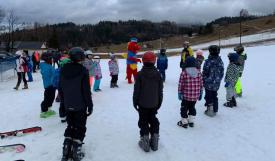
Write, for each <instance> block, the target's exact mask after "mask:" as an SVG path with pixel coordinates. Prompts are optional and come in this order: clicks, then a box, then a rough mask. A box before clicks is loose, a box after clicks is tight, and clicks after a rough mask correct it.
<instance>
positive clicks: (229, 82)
mask: <svg viewBox="0 0 275 161" xmlns="http://www.w3.org/2000/svg"><path fill="white" fill-rule="evenodd" d="M228 58H229V61H230V63H229V64H228V67H227V70H226V75H225V79H224V81H225V88H226V100H227V102H226V103H224V106H226V107H231V108H232V107H234V106H237V102H236V98H235V94H236V93H235V88H234V87H235V85H236V83H237V80H238V78H239V75H240V72H242V68H241V66H240V65H239V63H238V59H239V55H238V54H237V53H229V54H228Z"/></svg>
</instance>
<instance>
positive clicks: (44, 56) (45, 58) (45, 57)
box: [41, 51, 53, 62]
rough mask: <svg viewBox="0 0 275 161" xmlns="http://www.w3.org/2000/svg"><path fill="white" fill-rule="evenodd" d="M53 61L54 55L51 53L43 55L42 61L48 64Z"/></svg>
mask: <svg viewBox="0 0 275 161" xmlns="http://www.w3.org/2000/svg"><path fill="white" fill-rule="evenodd" d="M52 59H53V53H52V52H51V51H47V52H44V53H42V55H41V60H44V61H45V62H48V61H50V60H52Z"/></svg>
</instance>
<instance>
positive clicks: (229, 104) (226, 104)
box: [223, 100, 233, 108]
mask: <svg viewBox="0 0 275 161" xmlns="http://www.w3.org/2000/svg"><path fill="white" fill-rule="evenodd" d="M223 105H224V106H225V107H230V108H233V102H232V100H228V101H227V102H225V103H224V104H223Z"/></svg>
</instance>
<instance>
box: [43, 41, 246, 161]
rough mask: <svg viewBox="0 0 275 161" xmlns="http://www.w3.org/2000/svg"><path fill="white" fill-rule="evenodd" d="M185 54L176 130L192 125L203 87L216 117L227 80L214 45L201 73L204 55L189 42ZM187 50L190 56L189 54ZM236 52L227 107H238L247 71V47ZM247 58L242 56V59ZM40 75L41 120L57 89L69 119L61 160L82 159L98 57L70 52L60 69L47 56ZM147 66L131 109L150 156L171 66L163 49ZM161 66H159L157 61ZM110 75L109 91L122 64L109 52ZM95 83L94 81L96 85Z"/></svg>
mask: <svg viewBox="0 0 275 161" xmlns="http://www.w3.org/2000/svg"><path fill="white" fill-rule="evenodd" d="M185 47H186V49H184V52H185V55H184V56H182V57H181V65H180V66H181V68H182V72H181V75H180V80H179V84H178V98H179V100H181V101H182V102H181V109H180V111H181V112H180V114H181V120H180V121H179V122H178V123H177V125H178V126H180V127H183V128H187V127H188V126H190V127H194V118H195V116H196V109H195V105H196V102H197V101H198V100H201V98H202V94H203V88H204V89H205V97H204V98H205V101H206V103H205V106H206V107H207V109H206V111H205V114H206V115H207V116H210V117H213V116H215V115H216V113H217V112H218V97H217V95H218V94H217V91H218V90H219V87H220V83H221V81H222V78H223V76H224V64H223V61H222V59H221V57H220V56H219V54H220V48H219V47H218V46H216V45H211V46H210V47H209V57H208V59H206V60H205V63H204V65H203V71H202V72H201V65H202V63H203V61H204V57H203V51H202V50H198V51H196V58H194V57H193V52H192V54H190V53H191V51H192V49H191V48H190V46H189V44H188V43H186V44H185ZM187 51H188V52H187ZM235 51H236V52H237V53H230V54H229V55H228V58H229V60H230V63H229V65H228V68H227V71H226V76H225V87H226V91H227V102H226V103H225V104H224V105H225V106H227V107H234V106H236V105H237V103H236V99H235V85H236V84H237V81H238V80H240V78H239V77H240V76H241V73H242V71H243V68H244V62H245V60H246V55H245V54H243V47H242V46H238V47H236V48H235ZM240 55H243V58H242V59H241V60H242V61H241V63H240V58H241V56H240ZM41 60H42V62H41V65H40V66H41V74H42V78H43V84H44V88H45V92H44V100H43V101H42V103H41V111H42V112H41V115H40V116H41V117H42V118H44V117H48V116H51V115H53V114H55V112H54V111H52V110H51V109H50V107H51V106H52V103H53V101H54V98H55V90H56V89H58V93H59V94H58V95H59V97H60V116H61V115H62V117H63V118H66V121H67V123H68V126H67V129H66V131H65V134H64V136H65V139H64V143H63V156H62V161H66V160H67V159H68V157H73V158H74V159H75V160H76V161H78V160H80V159H81V158H82V157H83V153H82V152H81V146H82V144H83V140H84V137H85V132H86V120H87V116H89V115H91V113H92V111H93V102H92V97H91V86H93V91H95V92H98V91H101V89H100V88H99V87H100V81H101V79H102V72H101V67H100V57H99V56H93V55H92V54H86V55H85V52H84V51H83V49H81V48H72V49H71V50H70V51H69V53H68V55H65V56H63V58H61V61H60V66H59V68H58V69H54V67H53V66H52V65H51V64H52V54H51V53H43V54H42V57H41ZM142 62H143V67H142V69H141V71H139V72H138V74H137V77H136V80H135V84H134V92H133V106H134V108H135V109H136V110H137V111H138V113H139V121H138V126H139V128H140V141H139V146H140V147H141V148H142V149H143V150H144V151H145V152H148V151H150V149H152V150H153V151H156V150H158V140H159V125H160V123H159V120H158V118H157V117H156V114H157V112H158V110H159V108H160V107H161V104H162V100H163V82H164V81H165V79H166V74H165V71H166V70H167V68H168V59H167V56H166V51H165V49H161V50H160V53H159V54H158V55H157V56H156V55H155V54H154V53H153V52H146V53H144V54H143V56H142ZM156 62H157V65H156V67H155V63H156ZM108 65H109V72H110V76H111V82H110V88H115V87H118V85H117V80H118V74H119V66H118V62H117V60H116V58H115V55H114V54H110V60H109V62H108ZM93 80H94V81H93Z"/></svg>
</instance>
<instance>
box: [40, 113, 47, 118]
mask: <svg viewBox="0 0 275 161" xmlns="http://www.w3.org/2000/svg"><path fill="white" fill-rule="evenodd" d="M47 117H48V115H47V112H41V113H40V118H47Z"/></svg>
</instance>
